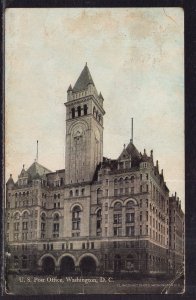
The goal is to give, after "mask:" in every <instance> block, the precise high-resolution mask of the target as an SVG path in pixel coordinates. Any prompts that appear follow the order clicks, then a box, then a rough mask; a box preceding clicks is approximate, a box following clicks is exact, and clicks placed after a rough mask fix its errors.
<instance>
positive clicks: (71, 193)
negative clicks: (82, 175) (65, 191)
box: [69, 188, 85, 197]
mask: <svg viewBox="0 0 196 300" xmlns="http://www.w3.org/2000/svg"><path fill="white" fill-rule="evenodd" d="M84 195H85V188H82V189H76V190H70V191H69V197H78V196H84Z"/></svg>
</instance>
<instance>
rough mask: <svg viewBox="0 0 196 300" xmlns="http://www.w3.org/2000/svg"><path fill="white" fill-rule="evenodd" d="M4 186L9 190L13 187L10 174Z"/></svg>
mask: <svg viewBox="0 0 196 300" xmlns="http://www.w3.org/2000/svg"><path fill="white" fill-rule="evenodd" d="M6 186H7V188H8V189H9V190H11V189H12V188H13V187H14V180H13V178H12V174H10V178H9V179H8V181H7V182H6Z"/></svg>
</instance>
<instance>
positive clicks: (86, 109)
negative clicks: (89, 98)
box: [84, 104, 88, 115]
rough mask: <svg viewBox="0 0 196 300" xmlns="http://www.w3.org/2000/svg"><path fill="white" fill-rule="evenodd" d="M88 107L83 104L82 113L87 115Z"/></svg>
mask: <svg viewBox="0 0 196 300" xmlns="http://www.w3.org/2000/svg"><path fill="white" fill-rule="evenodd" d="M87 111H88V107H87V105H86V104H84V115H87Z"/></svg>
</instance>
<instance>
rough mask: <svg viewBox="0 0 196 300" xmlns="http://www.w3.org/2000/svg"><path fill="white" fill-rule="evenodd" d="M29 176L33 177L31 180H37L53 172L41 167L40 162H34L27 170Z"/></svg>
mask: <svg viewBox="0 0 196 300" xmlns="http://www.w3.org/2000/svg"><path fill="white" fill-rule="evenodd" d="M27 172H28V174H29V175H30V176H31V178H32V179H33V178H36V177H37V176H38V175H39V176H43V175H44V174H46V173H50V172H51V171H50V170H48V169H47V168H45V167H43V166H42V165H40V164H39V163H38V162H36V161H35V162H34V163H33V164H32V165H31V166H30V167H29V168H28V170H27Z"/></svg>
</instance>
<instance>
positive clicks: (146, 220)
mask: <svg viewBox="0 0 196 300" xmlns="http://www.w3.org/2000/svg"><path fill="white" fill-rule="evenodd" d="M146 221H148V211H146Z"/></svg>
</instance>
